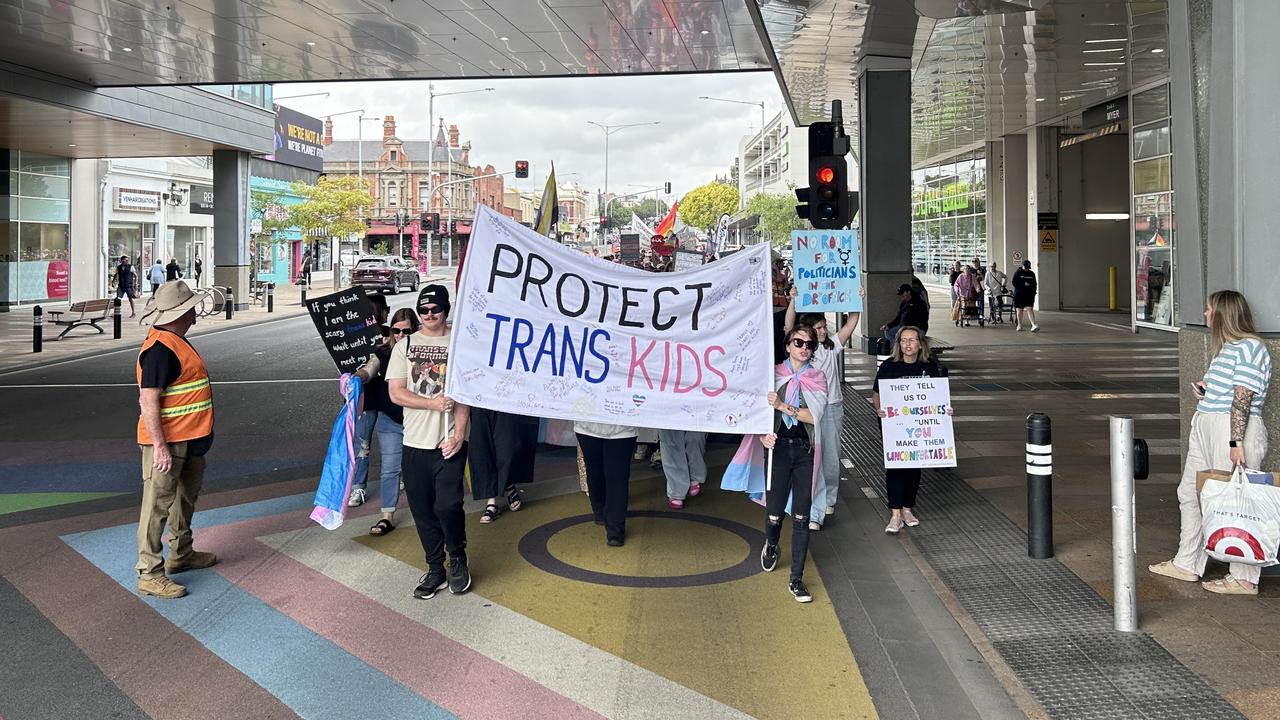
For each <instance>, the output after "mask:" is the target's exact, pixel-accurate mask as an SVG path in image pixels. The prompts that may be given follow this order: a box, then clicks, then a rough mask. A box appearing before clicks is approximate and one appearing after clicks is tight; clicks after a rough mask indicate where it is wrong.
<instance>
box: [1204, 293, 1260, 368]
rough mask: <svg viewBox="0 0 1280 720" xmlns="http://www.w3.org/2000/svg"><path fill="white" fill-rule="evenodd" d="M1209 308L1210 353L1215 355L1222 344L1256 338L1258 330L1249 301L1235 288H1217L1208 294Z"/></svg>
mask: <svg viewBox="0 0 1280 720" xmlns="http://www.w3.org/2000/svg"><path fill="white" fill-rule="evenodd" d="M1209 308H1210V309H1211V310H1213V317H1212V318H1211V319H1210V321H1209V334H1210V336H1211V337H1212V338H1213V340H1212V341H1211V343H1210V344H1211V347H1212V350H1211V352H1210V354H1211V355H1217V354H1218V351H1220V350H1221V349H1222V346H1223V344H1225V343H1229V342H1234V341H1236V340H1243V339H1244V338H1255V339H1257V338H1258V331H1257V330H1256V329H1254V325H1253V311H1252V310H1250V309H1249V301H1248V300H1245V299H1244V295H1241V294H1240V293H1238V292H1236V291H1235V290H1219V291H1217V292H1215V293H1213V294H1212V295H1210V296H1209Z"/></svg>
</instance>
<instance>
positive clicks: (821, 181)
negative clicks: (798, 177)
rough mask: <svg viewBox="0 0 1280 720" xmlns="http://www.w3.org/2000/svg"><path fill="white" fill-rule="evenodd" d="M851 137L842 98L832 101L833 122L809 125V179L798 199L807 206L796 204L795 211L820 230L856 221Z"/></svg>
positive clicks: (799, 192) (798, 192)
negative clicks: (847, 159) (846, 130)
mask: <svg viewBox="0 0 1280 720" xmlns="http://www.w3.org/2000/svg"><path fill="white" fill-rule="evenodd" d="M848 152H849V136H848V135H845V133H844V121H843V119H842V117H841V113H840V101H839V100H834V101H832V103H831V122H816V123H813V124H812V125H810V126H809V182H810V186H809V187H807V188H797V189H796V198H797V199H798V200H799V201H800V202H801V203H809V204H808V205H803V204H802V205H798V206H796V212H797V213H798V214H799V215H800V217H802V218H808V220H809V222H810V223H811V224H812V225H813V226H814V227H815V228H817V229H819V230H836V229H839V228H843V227H845V226H847V225H848V224H849V223H850V222H852V221H853V215H854V212H853V204H852V203H851V202H850V197H849V166H848V165H847V164H846V163H845V155H846V154H848Z"/></svg>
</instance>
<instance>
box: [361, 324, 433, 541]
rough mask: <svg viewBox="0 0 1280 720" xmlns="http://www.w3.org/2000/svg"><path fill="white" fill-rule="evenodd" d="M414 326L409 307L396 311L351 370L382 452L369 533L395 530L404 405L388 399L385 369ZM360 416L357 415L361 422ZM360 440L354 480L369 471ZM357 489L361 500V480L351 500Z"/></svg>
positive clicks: (365, 449) (366, 447)
mask: <svg viewBox="0 0 1280 720" xmlns="http://www.w3.org/2000/svg"><path fill="white" fill-rule="evenodd" d="M418 326H419V323H418V315H417V313H416V312H415V311H413V310H411V309H409V308H404V309H402V310H397V311H396V314H395V315H394V316H392V318H391V326H390V327H389V328H388V329H387V337H386V338H385V339H384V341H383V343H382V345H381V346H380V347H379V348H378V349H377V350H375V351H374V352H373V354H372V355H370V356H369V360H368V361H367V362H365V364H364V365H361V366H360V368H359V369H358V370H356V372H355V374H356V376H357V377H359V378H360V379H361V380H362V381H364V384H365V399H364V407H365V410H364V415H372V416H373V417H374V418H375V419H374V421H373V423H371V425H372V426H373V427H374V429H375V430H376V432H377V433H378V452H380V453H382V473H381V475H380V481H379V488H378V491H379V499H380V500H381V502H382V508H381V509H382V517H381V518H380V519H379V520H378V522H376V523H374V525H373V527H371V528H369V534H370V535H386V534H387V533H389V532H391V531H392V530H395V529H396V525H395V517H396V505H397V504H398V503H399V500H400V461H401V455H402V453H403V450H404V408H402V407H400V406H399V405H397V404H395V403H394V402H392V401H391V393H390V391H389V389H388V387H387V368H388V365H390V363H391V351H392V349H393V348H394V347H395V345H396V343H398V342H400V341H401V340H403V339H404V338H406V337H408V336H409V335H412V334H413V333H414V332H416V331H417V330H418ZM364 415H362V416H361V420H362V421H363V420H364ZM357 428H359V425H357ZM360 442H361V447H360V452H359V453H358V454H357V455H356V480H364V479H365V478H366V477H367V476H368V474H369V441H368V440H363V439H362V440H361V441H360ZM362 465H363V468H362ZM357 491H358V492H359V493H360V502H361V503H363V502H364V495H365V492H364V491H365V487H364V483H363V482H361V484H360V486H359V487H358V488H357V489H356V490H352V492H351V496H352V502H354V501H355V498H356V492H357ZM348 504H349V505H350V504H351V503H348Z"/></svg>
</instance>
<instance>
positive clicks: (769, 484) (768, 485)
mask: <svg viewBox="0 0 1280 720" xmlns="http://www.w3.org/2000/svg"><path fill="white" fill-rule="evenodd" d="M764 489H765V492H768V491H770V490H772V489H773V448H769V457H768V458H767V459H766V461H765V468H764Z"/></svg>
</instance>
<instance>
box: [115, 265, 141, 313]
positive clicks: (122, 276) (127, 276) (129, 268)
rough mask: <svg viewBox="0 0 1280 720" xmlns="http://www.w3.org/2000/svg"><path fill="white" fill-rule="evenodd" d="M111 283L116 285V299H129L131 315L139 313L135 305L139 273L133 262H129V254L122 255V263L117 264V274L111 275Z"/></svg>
mask: <svg viewBox="0 0 1280 720" xmlns="http://www.w3.org/2000/svg"><path fill="white" fill-rule="evenodd" d="M111 284H112V285H115V287H116V299H117V300H119V299H120V298H128V299H129V317H130V318H132V317H134V316H136V315H137V314H138V311H137V309H136V308H135V307H134V305H133V301H134V299H135V298H137V297H138V290H137V287H138V273H137V272H136V271H135V270H134V268H133V264H132V263H130V262H129V256H128V255H121V256H120V264H119V265H116V271H115V274H114V275H112V276H111Z"/></svg>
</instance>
